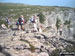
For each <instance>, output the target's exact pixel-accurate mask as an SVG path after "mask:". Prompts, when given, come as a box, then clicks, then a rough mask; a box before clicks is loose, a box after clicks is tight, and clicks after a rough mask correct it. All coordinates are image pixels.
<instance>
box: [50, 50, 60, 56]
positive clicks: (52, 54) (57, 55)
mask: <svg viewBox="0 0 75 56" xmlns="http://www.w3.org/2000/svg"><path fill="white" fill-rule="evenodd" d="M59 54H60V50H59V49H56V50H54V51H53V52H52V53H51V54H50V55H49V56H59Z"/></svg>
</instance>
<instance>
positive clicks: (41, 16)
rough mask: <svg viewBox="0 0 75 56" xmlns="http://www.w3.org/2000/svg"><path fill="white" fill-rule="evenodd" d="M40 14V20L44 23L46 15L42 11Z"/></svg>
mask: <svg viewBox="0 0 75 56" xmlns="http://www.w3.org/2000/svg"><path fill="white" fill-rule="evenodd" d="M38 16H39V20H40V22H41V23H44V21H45V16H44V15H43V14H42V13H39V14H38Z"/></svg>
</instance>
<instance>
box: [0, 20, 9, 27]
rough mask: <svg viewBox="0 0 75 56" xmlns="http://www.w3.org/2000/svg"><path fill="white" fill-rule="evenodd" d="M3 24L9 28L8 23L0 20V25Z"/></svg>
mask: <svg viewBox="0 0 75 56" xmlns="http://www.w3.org/2000/svg"><path fill="white" fill-rule="evenodd" d="M1 24H5V25H6V27H8V24H7V23H6V21H5V20H0V25H1Z"/></svg>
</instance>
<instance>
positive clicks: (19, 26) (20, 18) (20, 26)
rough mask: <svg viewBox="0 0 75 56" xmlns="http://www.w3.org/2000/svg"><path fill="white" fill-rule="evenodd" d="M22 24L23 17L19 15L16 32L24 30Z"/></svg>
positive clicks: (23, 21)
mask: <svg viewBox="0 0 75 56" xmlns="http://www.w3.org/2000/svg"><path fill="white" fill-rule="evenodd" d="M24 23H25V19H24V16H23V15H21V16H20V17H19V19H18V22H17V26H18V30H20V29H22V30H24Z"/></svg>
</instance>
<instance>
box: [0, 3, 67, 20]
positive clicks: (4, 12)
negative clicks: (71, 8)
mask: <svg viewBox="0 0 75 56" xmlns="http://www.w3.org/2000/svg"><path fill="white" fill-rule="evenodd" d="M55 8H57V6H51V7H49V6H32V5H25V4H19V3H0V18H6V17H8V16H9V17H10V16H11V17H12V18H13V19H16V18H18V17H19V15H21V14H23V15H24V17H25V18H26V19H28V18H29V17H30V15H32V14H34V13H40V12H46V11H49V12H51V11H54V9H55ZM59 8H61V9H62V10H64V9H68V8H66V7H59Z"/></svg>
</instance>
